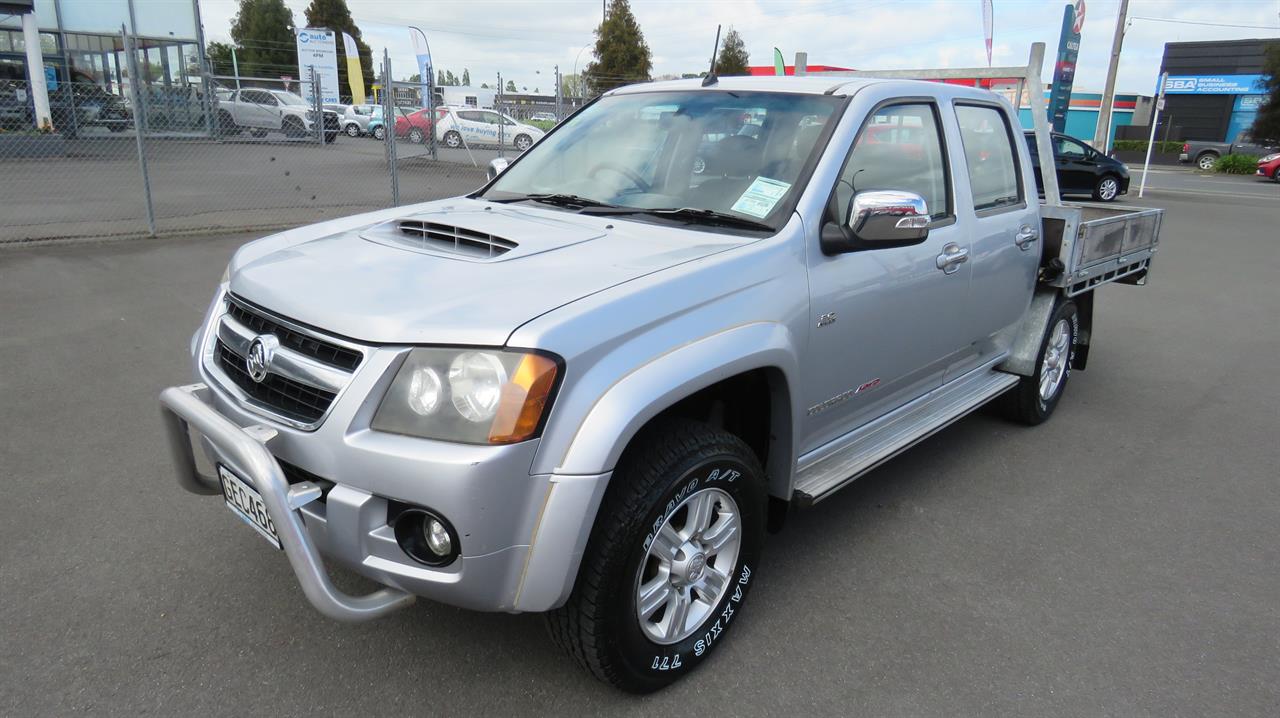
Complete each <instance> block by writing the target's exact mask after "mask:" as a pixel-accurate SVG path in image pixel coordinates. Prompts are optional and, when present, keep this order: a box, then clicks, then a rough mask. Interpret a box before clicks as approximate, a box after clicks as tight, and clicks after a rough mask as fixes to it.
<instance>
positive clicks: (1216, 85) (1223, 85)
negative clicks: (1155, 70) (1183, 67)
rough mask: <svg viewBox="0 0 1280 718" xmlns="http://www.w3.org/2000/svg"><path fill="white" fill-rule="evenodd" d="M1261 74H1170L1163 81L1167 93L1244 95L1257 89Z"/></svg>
mask: <svg viewBox="0 0 1280 718" xmlns="http://www.w3.org/2000/svg"><path fill="white" fill-rule="evenodd" d="M1261 80H1262V76H1261V75H1170V76H1169V77H1168V78H1167V79H1166V80H1165V82H1164V91H1165V93H1166V94H1169V95H1244V94H1249V93H1253V92H1257V91H1258V89H1257V88H1258V84H1259V82H1260V81H1261Z"/></svg>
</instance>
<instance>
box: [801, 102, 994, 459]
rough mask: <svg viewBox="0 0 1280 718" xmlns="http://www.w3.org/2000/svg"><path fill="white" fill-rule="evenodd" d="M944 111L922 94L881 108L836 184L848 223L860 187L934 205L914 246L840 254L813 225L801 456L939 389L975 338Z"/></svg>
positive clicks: (839, 208) (837, 213)
mask: <svg viewBox="0 0 1280 718" xmlns="http://www.w3.org/2000/svg"><path fill="white" fill-rule="evenodd" d="M942 137H943V134H942V132H941V131H940V115H939V110H938V107H937V106H936V105H935V104H934V103H932V102H921V101H917V100H910V101H903V102H901V103H898V104H892V103H891V104H884V105H881V106H880V107H879V108H878V109H876V110H874V111H873V112H872V113H871V115H870V116H869V118H868V119H867V121H866V124H865V125H864V126H863V128H862V129H861V131H860V132H859V133H858V137H857V139H856V140H855V142H854V145H853V149H852V150H851V151H850V153H849V156H848V159H847V160H846V162H845V166H844V168H843V169H842V170H841V175H840V179H839V181H838V182H837V185H836V190H835V198H834V201H833V202H832V203H831V204H832V205H833V206H832V207H831V208H830V209H829V210H828V215H829V216H828V217H827V221H828V222H830V221H842V220H843V218H845V217H846V216H847V211H848V206H849V203H850V201H851V200H852V198H853V195H854V194H855V193H856V192H860V191H864V190H887V189H897V190H906V191H909V192H914V193H916V194H918V195H920V196H921V197H923V198H924V199H925V201H926V203H927V204H928V207H929V212H930V215H931V216H932V218H933V219H932V223H931V226H930V230H929V236H928V238H927V239H926V240H925V241H924V242H922V243H920V244H916V245H913V246H907V247H894V248H888V249H874V250H864V251H857V252H850V253H847V254H837V255H834V256H827V255H824V254H823V253H822V251H821V249H820V247H819V246H818V241H817V233H818V232H821V227H814V228H811V229H809V232H810V234H811V235H814V236H811V237H810V238H809V240H810V241H809V243H808V250H807V251H808V253H809V259H808V261H809V290H810V296H811V308H812V314H813V317H812V319H813V321H814V323H813V324H811V325H810V330H809V331H810V336H811V337H812V339H811V341H810V348H809V351H808V352H806V358H805V359H804V377H805V381H804V402H805V403H804V406H805V408H806V415H805V417H804V439H803V441H802V442H801V446H800V451H801V452H802V453H804V452H807V451H810V450H812V449H815V448H817V447H819V446H821V445H823V444H825V443H827V442H829V441H831V440H832V439H835V438H837V437H839V436H841V435H843V434H845V433H847V432H849V431H851V430H853V429H856V428H857V427H859V426H861V425H863V424H865V423H866V422H868V421H870V420H872V419H874V418H876V417H878V416H880V415H882V414H884V413H886V412H888V411H891V410H892V409H894V408H896V407H898V406H901V405H902V404H905V403H906V402H908V401H910V400H912V399H914V398H916V397H918V396H920V395H922V394H924V393H926V392H928V391H930V390H932V389H934V388H936V387H938V386H939V385H940V384H941V382H942V377H943V374H944V373H945V371H946V369H947V367H948V366H949V365H950V364H951V363H953V358H954V357H955V355H956V354H957V352H958V351H959V350H960V349H961V348H962V347H965V346H967V345H968V343H969V342H968V341H967V339H966V327H965V326H964V319H965V303H966V301H967V297H968V290H969V278H970V275H971V264H970V263H969V262H967V261H948V259H949V258H955V257H957V256H961V257H962V256H964V255H965V254H966V253H967V252H968V251H969V250H970V248H969V246H968V244H969V243H968V239H967V238H966V236H965V235H964V234H963V233H962V232H961V231H960V230H959V228H958V227H957V224H956V217H955V207H954V206H953V202H952V197H951V192H950V189H949V181H948V173H949V168H948V161H947V159H946V157H947V155H946V151H945V146H944V144H943V142H942Z"/></svg>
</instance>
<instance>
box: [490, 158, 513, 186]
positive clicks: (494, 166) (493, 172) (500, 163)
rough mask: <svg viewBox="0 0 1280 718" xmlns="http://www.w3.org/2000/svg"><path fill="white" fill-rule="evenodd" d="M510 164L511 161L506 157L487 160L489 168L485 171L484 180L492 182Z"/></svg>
mask: <svg viewBox="0 0 1280 718" xmlns="http://www.w3.org/2000/svg"><path fill="white" fill-rule="evenodd" d="M510 164H511V160H509V159H507V158H506V157H495V158H493V159H491V160H489V168H488V169H486V170H485V172H484V174H485V178H486V179H487V180H488V181H490V182H492V181H493V180H494V179H496V178H497V176H498V175H500V174H502V173H503V172H505V171H506V169H507V165H510Z"/></svg>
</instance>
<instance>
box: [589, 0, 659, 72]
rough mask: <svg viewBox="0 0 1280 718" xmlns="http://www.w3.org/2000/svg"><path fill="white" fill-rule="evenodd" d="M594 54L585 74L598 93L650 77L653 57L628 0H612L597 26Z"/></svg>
mask: <svg viewBox="0 0 1280 718" xmlns="http://www.w3.org/2000/svg"><path fill="white" fill-rule="evenodd" d="M594 55H595V60H593V61H592V62H591V64H589V65H587V68H586V70H585V71H584V72H583V74H584V75H586V80H587V84H588V85H589V86H590V88H591V91H592V92H594V93H596V94H600V93H602V92H606V91H608V90H612V89H613V88H615V87H621V86H622V85H629V84H631V83H634V82H647V81H648V80H649V71H650V70H652V69H653V58H652V55H651V54H650V52H649V45H648V44H647V43H645V41H644V33H643V32H641V31H640V23H638V22H636V16H635V15H633V14H632V13H631V5H630V3H628V2H627V0H611V2H610V3H609V15H608V17H607V18H606V19H605V21H604V22H602V23H600V26H599V27H597V28H596V46H595V53H594Z"/></svg>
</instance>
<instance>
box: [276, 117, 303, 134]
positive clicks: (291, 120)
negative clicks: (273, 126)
mask: <svg viewBox="0 0 1280 718" xmlns="http://www.w3.org/2000/svg"><path fill="white" fill-rule="evenodd" d="M280 129H281V130H284V136H285V137H304V136H305V135H306V134H307V128H306V127H305V126H304V125H303V124H302V120H299V119H298V118H296V117H286V118H285V120H284V123H283V124H281V125H280Z"/></svg>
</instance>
